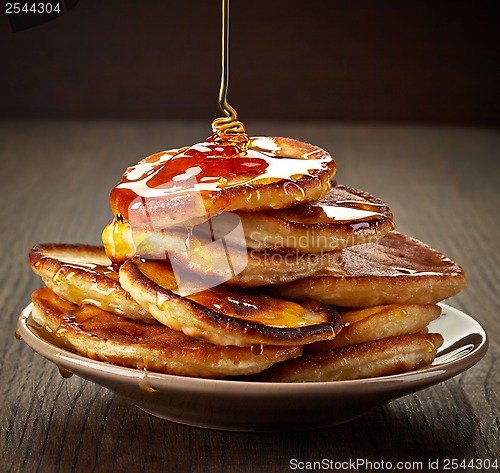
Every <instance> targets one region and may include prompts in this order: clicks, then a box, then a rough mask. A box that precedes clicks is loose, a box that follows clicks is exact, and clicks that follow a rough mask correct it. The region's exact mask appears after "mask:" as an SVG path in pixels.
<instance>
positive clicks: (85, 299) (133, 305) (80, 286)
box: [29, 244, 157, 323]
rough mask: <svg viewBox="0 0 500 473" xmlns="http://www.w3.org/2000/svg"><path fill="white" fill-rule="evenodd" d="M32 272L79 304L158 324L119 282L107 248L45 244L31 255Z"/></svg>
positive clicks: (70, 300) (63, 296) (50, 286)
mask: <svg viewBox="0 0 500 473" xmlns="http://www.w3.org/2000/svg"><path fill="white" fill-rule="evenodd" d="M29 260H30V265H31V268H32V269H33V271H34V272H35V273H36V274H38V275H39V276H41V278H42V280H43V282H44V283H45V285H46V286H47V287H48V288H49V289H51V290H52V291H54V292H55V293H56V294H57V295H58V296H60V297H62V298H63V299H65V300H67V301H69V302H72V303H74V304H77V305H81V304H92V305H95V306H97V307H100V308H101V309H103V310H106V311H109V312H113V313H115V314H117V315H121V316H123V317H127V318H129V319H132V320H137V321H141V322H145V323H157V321H156V319H154V318H153V317H152V316H151V315H150V314H149V313H148V312H147V311H146V310H144V309H143V308H142V307H141V306H140V305H139V304H137V302H135V301H134V300H133V299H132V297H131V296H130V294H129V293H128V292H127V291H125V290H124V289H123V288H122V287H121V285H120V283H119V282H118V271H116V270H115V269H114V268H113V266H111V261H110V260H109V259H108V257H107V256H106V253H105V252H104V248H102V247H99V246H91V245H83V244H80V245H67V244H44V245H38V246H35V247H34V248H33V249H32V250H31V251H30V254H29Z"/></svg>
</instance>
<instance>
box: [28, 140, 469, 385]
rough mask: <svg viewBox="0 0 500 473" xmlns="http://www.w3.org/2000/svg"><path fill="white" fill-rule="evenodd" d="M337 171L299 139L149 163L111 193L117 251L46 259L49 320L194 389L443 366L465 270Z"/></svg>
mask: <svg viewBox="0 0 500 473" xmlns="http://www.w3.org/2000/svg"><path fill="white" fill-rule="evenodd" d="M207 153H208V154H210V153H212V154H213V153H219V154H220V155H221V156H222V157H220V158H217V159H219V161H211V160H210V159H211V158H212V157H213V156H212V155H210V156H208V157H207ZM190 159H191V160H190ZM227 164H230V165H231V167H230V169H233V171H231V172H230V171H228V169H229V167H228V166H227ZM210 166H215V168H219V171H220V172H219V175H218V176H216V178H214V176H211V175H208V174H207V173H205V174H203V172H202V171H203V169H204V167H205V169H208V168H209V167H210ZM234 169H237V170H238V171H234ZM335 169H336V167H335V161H334V160H333V158H332V157H331V156H330V155H329V154H328V153H327V152H325V151H324V150H322V149H320V148H317V147H315V146H312V145H309V144H305V143H301V142H298V141H296V140H291V139H286V138H252V139H250V141H249V143H248V144H245V146H244V147H241V146H240V144H238V145H235V144H230V143H229V144H228V143H223V144H221V143H217V142H215V141H210V140H207V142H205V143H202V144H198V145H194V146H193V147H190V148H183V149H180V150H171V151H166V152H164V153H158V154H156V155H153V156H151V157H149V158H146V159H145V160H143V161H141V162H140V163H138V164H137V165H136V166H134V167H131V168H129V169H128V170H127V171H126V173H125V174H124V176H123V179H122V182H121V183H120V184H119V185H118V186H116V187H115V188H114V189H113V191H112V193H111V207H112V210H113V212H114V215H115V218H114V220H113V222H111V224H110V225H108V227H106V229H105V230H104V232H103V240H104V247H97V246H88V245H65V244H45V245H39V246H37V247H35V248H33V249H32V251H31V253H30V263H31V266H32V268H33V270H34V272H35V273H36V274H38V275H40V276H41V277H42V279H43V282H44V283H45V286H46V287H44V288H42V289H39V290H37V291H35V292H34V293H33V296H32V300H33V312H32V314H33V318H34V320H35V321H36V322H37V323H39V324H41V325H43V326H44V327H45V328H46V329H47V330H48V331H50V332H52V333H54V334H55V335H57V336H58V339H59V340H60V342H61V343H63V344H65V346H67V347H68V348H70V349H73V350H75V351H77V352H78V353H81V354H83V355H85V356H88V357H90V358H93V359H97V360H102V361H106V362H110V363H116V364H119V365H123V366H129V367H135V368H139V369H146V370H152V371H157V372H162V373H168V374H176V375H184V376H196V377H209V378H228V377H230V378H235V377H236V378H239V379H252V380H259V381H279V382H282V381H285V382H286V381H290V382H305V381H332V380H345V379H357V378H364V377H374V376H382V375H389V374H394V373H401V372H405V371H410V370H414V369H417V368H420V367H423V366H427V365H429V364H430V363H432V361H433V359H434V357H435V356H436V352H437V350H438V348H439V346H440V345H441V344H442V342H443V339H442V337H441V335H439V334H436V333H428V330H427V326H428V324H429V323H430V322H431V321H432V320H434V319H436V318H437V317H439V315H440V308H439V306H437V305H436V303H437V302H438V301H440V300H443V299H446V298H447V297H450V296H452V295H454V294H456V293H457V292H459V291H460V290H461V289H462V288H463V287H464V286H465V282H466V281H465V276H464V273H463V271H462V269H461V268H460V267H459V266H458V265H456V264H455V263H454V262H453V261H451V260H449V259H448V258H446V257H445V256H443V255H442V254H441V253H439V252H438V251H436V250H434V249H432V248H430V247H429V246H427V245H425V244H423V243H421V242H419V241H417V240H415V239H413V238H411V237H409V236H406V235H404V234H401V233H398V232H396V231H394V223H393V216H392V213H391V211H390V209H389V207H388V206H387V205H386V204H385V203H384V202H382V201H381V200H380V199H377V198H376V197H373V196H371V195H370V194H368V193H366V192H363V191H359V190H355V189H350V188H348V187H345V186H340V185H333V184H332V179H333V176H334V174H335ZM200 170H201V171H200ZM174 171H175V172H174ZM197 173H198V174H197ZM212 174H213V172H212ZM161 176H163V177H161ZM166 176H168V179H167V178H166ZM193 176H194V177H193ZM155 180H156V181H155ZM172 182H173V183H174V184H175V185H172Z"/></svg>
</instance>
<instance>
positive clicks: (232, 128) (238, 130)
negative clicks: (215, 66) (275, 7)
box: [212, 0, 248, 147]
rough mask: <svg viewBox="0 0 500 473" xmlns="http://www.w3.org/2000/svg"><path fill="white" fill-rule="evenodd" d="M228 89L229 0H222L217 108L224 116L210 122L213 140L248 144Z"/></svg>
mask: <svg viewBox="0 0 500 473" xmlns="http://www.w3.org/2000/svg"><path fill="white" fill-rule="evenodd" d="M228 88H229V0H222V70H221V79H220V89H219V108H220V109H221V111H222V113H223V114H224V115H225V116H224V117H222V118H216V119H215V120H214V121H213V122H212V130H213V132H214V136H215V140H216V141H218V142H220V143H228V142H236V143H240V144H241V145H242V146H244V147H245V146H246V145H247V143H248V135H247V134H246V133H245V126H244V125H243V123H241V122H240V121H238V113H237V112H236V110H235V109H234V108H233V107H231V105H229V103H228V101H227V91H228Z"/></svg>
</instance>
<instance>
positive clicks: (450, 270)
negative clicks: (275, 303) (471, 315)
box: [269, 231, 466, 307]
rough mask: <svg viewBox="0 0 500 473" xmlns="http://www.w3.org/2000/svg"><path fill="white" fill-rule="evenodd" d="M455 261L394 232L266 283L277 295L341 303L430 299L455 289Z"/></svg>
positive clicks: (458, 286)
mask: <svg viewBox="0 0 500 473" xmlns="http://www.w3.org/2000/svg"><path fill="white" fill-rule="evenodd" d="M465 285H466V277H465V274H464V272H463V270H462V268H461V267H460V266H458V265H457V264H456V263H454V262H453V261H451V260H450V259H449V258H447V257H446V256H444V255H443V254H441V253H440V252H439V251H437V250H434V249H433V248H431V247H430V246H428V245H426V244H424V243H422V242H420V241H418V240H415V239H413V238H411V237H409V236H407V235H404V234H402V233H399V232H395V231H393V232H390V233H388V234H387V235H386V236H385V237H384V238H382V239H381V240H379V241H378V242H376V243H365V244H362V245H356V246H352V247H349V248H346V249H344V250H342V251H341V253H340V256H339V258H337V259H335V260H333V259H332V264H331V265H330V266H328V267H326V268H324V269H322V270H320V271H318V273H316V274H315V275H314V276H312V277H310V278H304V279H300V280H298V281H294V282H291V283H288V284H284V285H281V286H269V291H270V293H271V294H274V295H276V296H278V297H283V298H285V299H294V300H299V301H300V300H306V299H314V300H317V301H320V302H322V303H324V304H331V305H337V306H343V307H373V306H377V305H384V304H435V303H436V302H439V301H441V300H443V299H446V298H448V297H451V296H453V295H455V294H457V293H458V292H460V291H461V290H462V289H463V288H464V287H465Z"/></svg>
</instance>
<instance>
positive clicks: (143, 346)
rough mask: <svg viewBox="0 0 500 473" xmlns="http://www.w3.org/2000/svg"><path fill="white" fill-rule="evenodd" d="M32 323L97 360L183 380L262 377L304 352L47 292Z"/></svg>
mask: <svg viewBox="0 0 500 473" xmlns="http://www.w3.org/2000/svg"><path fill="white" fill-rule="evenodd" d="M32 299H33V304H34V306H33V311H32V314H33V319H34V320H35V322H37V323H39V324H40V325H42V326H44V327H45V328H47V329H48V330H49V331H50V332H52V333H53V334H55V335H56V336H57V337H58V341H59V342H60V343H64V344H66V345H67V346H70V347H72V348H73V349H75V350H76V351H77V352H78V353H80V354H82V355H84V356H87V357H89V358H92V359H94V360H100V361H106V362H109V363H114V364H118V365H122V366H127V367H131V368H138V369H145V370H151V371H156V372H159V373H167V374H175V375H182V376H193V377H206V378H223V377H226V376H238V375H248V374H253V373H258V372H260V371H262V370H264V369H266V368H268V367H269V366H271V365H273V364H274V363H276V362H279V361H284V360H287V359H290V358H294V357H296V356H299V355H300V354H301V351H302V349H301V347H275V346H265V347H261V346H259V347H248V348H241V347H234V346H228V347H220V346H217V345H212V344H210V343H207V342H205V341H203V340H199V339H195V338H190V337H187V336H186V335H184V334H182V333H180V332H176V331H174V330H171V329H169V328H168V327H165V326H163V325H149V324H143V323H141V322H134V321H131V320H128V319H125V318H123V317H120V316H117V315H115V314H111V313H110V312H105V311H103V310H102V309H99V308H98V307H95V306H91V305H87V304H84V305H82V306H80V307H79V306H76V305H74V304H71V303H70V302H67V301H64V300H63V299H61V298H59V297H58V296H57V295H55V294H54V293H53V292H52V291H50V290H49V289H47V288H43V289H39V290H37V291H35V292H34V293H33V296H32Z"/></svg>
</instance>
